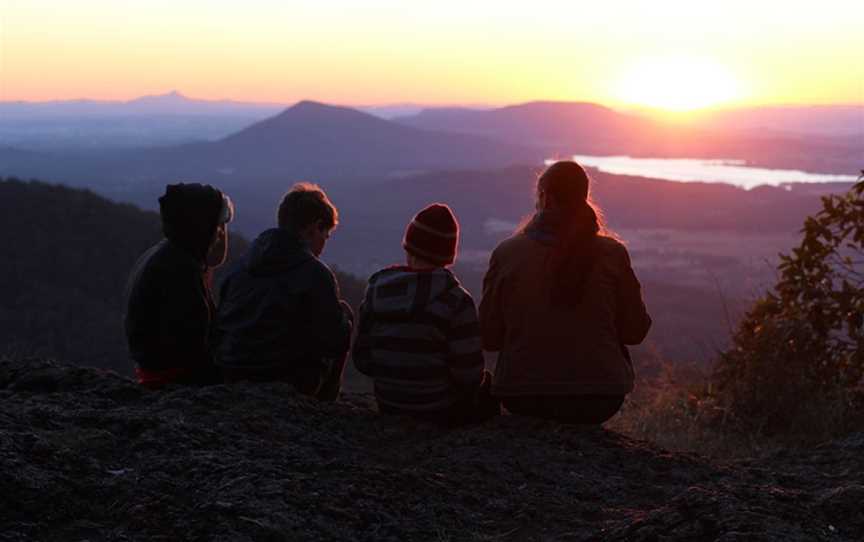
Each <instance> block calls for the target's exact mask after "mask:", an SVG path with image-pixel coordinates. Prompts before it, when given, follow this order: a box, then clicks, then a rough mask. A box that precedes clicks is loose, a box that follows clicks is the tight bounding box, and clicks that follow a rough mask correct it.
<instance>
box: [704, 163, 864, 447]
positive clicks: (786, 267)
mask: <svg viewBox="0 0 864 542" xmlns="http://www.w3.org/2000/svg"><path fill="white" fill-rule="evenodd" d="M802 234H803V238H802V240H801V244H800V245H799V246H798V247H797V248H795V249H793V250H792V252H791V254H788V255H782V254H781V255H780V258H781V263H780V266H779V268H778V270H779V272H780V277H779V280H778V282H777V284H776V285H775V286H774V288H773V289H772V290H771V291H770V292H769V293H768V294H766V295H765V296H763V297H762V298H760V299H759V300H758V301H757V302H756V303H755V305H754V306H753V308H752V309H751V310H750V311H749V312H748V314H747V315H746V316H745V317H744V319H743V321H742V322H741V323H740V325H739V327H738V329H737V331H736V333H735V335H734V337H733V343H732V347H731V349H729V350H728V351H726V352H724V353H722V354H721V356H720V359H719V361H718V363H717V366H716V369H715V371H714V374H713V375H712V381H711V385H710V386H709V388H708V391H709V395H710V396H711V397H712V399H713V400H716V403H717V405H718V406H719V407H720V409H721V410H722V411H723V413H724V414H723V421H724V422H726V423H732V424H735V425H737V426H739V427H742V428H746V429H747V430H748V431H756V432H759V433H763V434H766V435H773V434H778V433H785V434H789V433H796V434H809V435H813V436H827V435H828V434H831V433H836V432H839V431H843V430H844V429H847V428H848V426H849V424H850V423H853V422H855V413H856V412H859V411H860V397H861V391H862V390H861V384H862V375H864V348H862V346H864V330H862V314H864V171H862V176H861V177H860V178H859V180H858V182H857V183H856V184H855V185H854V186H853V187H852V188H851V189H850V190H849V191H848V192H847V193H846V194H843V195H829V196H825V197H823V198H822V209H821V210H820V211H819V212H818V213H817V214H816V215H814V216H812V217H808V218H807V219H806V221H805V223H804V228H803V230H802Z"/></svg>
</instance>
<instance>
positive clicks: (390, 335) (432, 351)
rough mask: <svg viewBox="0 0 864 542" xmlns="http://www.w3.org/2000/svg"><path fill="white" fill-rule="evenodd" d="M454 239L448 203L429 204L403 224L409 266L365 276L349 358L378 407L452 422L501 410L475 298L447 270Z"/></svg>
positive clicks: (452, 257)
mask: <svg viewBox="0 0 864 542" xmlns="http://www.w3.org/2000/svg"><path fill="white" fill-rule="evenodd" d="M458 240H459V224H458V223H457V221H456V217H455V216H454V215H453V212H452V211H451V210H450V208H449V207H448V206H447V205H443V204H439V203H435V204H432V205H429V206H428V207H426V208H425V209H423V210H422V211H420V212H419V213H417V215H416V216H415V217H414V218H413V219H412V220H411V222H410V223H409V224H408V227H407V229H406V231H405V237H404V239H403V241H402V246H403V248H404V249H405V252H406V258H407V265H400V266H393V267H388V268H386V269H383V270H381V271H379V272H377V273H375V274H374V275H372V277H371V278H370V279H369V285H368V287H367V289H366V296H365V299H364V301H363V304H362V305H361V307H360V311H359V317H358V324H357V326H358V335H357V339H356V341H355V343H354V350H353V359H354V365H355V366H356V367H357V370H359V371H360V372H361V373H363V374H365V375H367V376H370V377H372V379H373V380H374V383H375V398H376V401H377V403H378V410H379V411H380V412H381V413H384V414H401V415H409V416H412V417H414V418H417V419H420V420H425V421H430V422H434V423H441V424H445V425H450V426H453V425H461V424H464V423H471V422H480V421H483V420H485V419H488V418H491V417H492V416H495V415H497V414H499V413H500V406H499V404H498V402H497V401H495V400H494V399H493V398H492V397H491V395H490V393H489V388H490V384H491V380H490V377H491V375H490V373H488V372H487V371H485V370H484V365H485V364H484V360H483V353H482V351H481V344H480V326H479V322H478V318H477V309H476V307H475V305H474V300H473V299H472V298H471V294H469V293H468V292H467V291H466V290H465V289H464V288H463V287H462V286H461V285H460V284H459V281H458V280H457V279H456V277H455V276H454V275H453V273H452V272H450V270H449V269H447V266H449V265H451V264H452V263H453V261H454V260H455V258H456V251H457V245H458Z"/></svg>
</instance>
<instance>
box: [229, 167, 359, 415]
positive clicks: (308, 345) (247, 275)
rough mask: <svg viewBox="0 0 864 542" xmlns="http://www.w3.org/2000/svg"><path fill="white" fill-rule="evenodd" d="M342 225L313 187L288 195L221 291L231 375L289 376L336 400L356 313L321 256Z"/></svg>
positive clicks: (301, 186) (248, 377) (258, 378)
mask: <svg viewBox="0 0 864 542" xmlns="http://www.w3.org/2000/svg"><path fill="white" fill-rule="evenodd" d="M336 224H337V214H336V209H335V207H333V206H332V204H331V203H330V202H329V200H328V199H327V198H326V195H325V194H324V192H323V191H322V190H321V189H320V188H318V187H317V186H315V185H306V184H299V185H296V186H295V187H294V188H293V189H292V190H291V191H290V192H289V193H288V194H286V196H285V198H284V199H283V201H282V203H281V204H280V211H279V227H277V228H273V229H269V230H266V231H264V232H263V233H262V234H261V235H259V236H258V237H257V238H256V239H255V240H254V241H253V243H252V246H251V247H250V250H249V253H248V254H247V256H246V257H245V258H244V259H243V260H242V261H241V262H239V263H238V264H237V266H236V267H235V268H234V269H232V270H231V272H229V274H228V276H227V277H226V278H225V280H224V282H223V284H222V287H221V289H220V305H219V309H218V318H217V324H216V329H215V332H214V345H215V350H216V359H217V363H218V364H219V366H220V367H221V368H222V370H223V372H224V374H225V377H226V379H227V380H229V381H236V380H252V381H285V382H289V383H292V384H293V385H294V386H295V387H296V388H297V389H298V391H300V392H301V393H304V394H307V395H313V396H316V397H318V398H319V399H322V400H335V399H336V397H337V396H338V393H339V388H340V387H341V379H342V369H343V367H344V364H345V357H346V354H347V352H348V349H349V347H350V340H351V327H352V326H351V318H352V315H351V311H350V309H349V308H348V306H347V304H345V302H344V301H342V300H340V297H339V289H338V286H337V283H336V278H335V277H334V275H333V273H332V272H331V271H330V269H329V268H328V267H327V266H326V265H325V264H324V263H323V262H322V261H321V260H319V259H318V255H319V254H320V253H321V251H322V250H323V248H324V245H325V243H326V239H327V237H329V235H330V231H331V230H332V229H333V228H335V226H336Z"/></svg>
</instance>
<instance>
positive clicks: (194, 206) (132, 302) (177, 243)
mask: <svg viewBox="0 0 864 542" xmlns="http://www.w3.org/2000/svg"><path fill="white" fill-rule="evenodd" d="M159 206H160V214H161V217H162V231H163V232H164V234H165V237H166V239H165V240H163V241H162V242H160V243H158V244H157V245H155V246H153V247H152V248H150V249H149V250H148V251H147V252H145V253H144V254H143V255H142V256H141V257H140V258H139V259H138V262H137V263H136V264H135V267H134V268H133V269H132V272H131V273H130V275H129V281H128V283H127V286H126V311H125V315H124V328H125V331H126V339H127V343H128V346H129V353H130V356H131V357H132V360H133V361H134V362H135V365H136V372H137V374H138V379H139V382H140V383H141V384H144V385H147V386H150V387H158V386H161V385H164V384H167V383H169V382H182V383H189V384H209V383H216V382H219V381H220V380H221V377H220V375H219V371H218V369H217V367H216V366H215V365H214V364H213V360H212V357H211V355H210V341H209V336H210V325H211V323H212V321H213V317H214V315H215V308H214V306H213V301H212V300H211V297H210V289H209V285H208V277H207V267H206V264H205V263H204V262H205V258H206V254H207V250H208V248H209V245H210V241H211V240H212V238H213V234H214V233H215V231H216V227H217V222H218V220H219V214H220V212H221V210H222V193H221V192H220V191H219V190H217V189H215V188H213V187H211V186H209V185H200V184H195V183H192V184H177V185H169V186H168V187H167V189H166V192H165V195H164V196H162V197H161V198H160V199H159Z"/></svg>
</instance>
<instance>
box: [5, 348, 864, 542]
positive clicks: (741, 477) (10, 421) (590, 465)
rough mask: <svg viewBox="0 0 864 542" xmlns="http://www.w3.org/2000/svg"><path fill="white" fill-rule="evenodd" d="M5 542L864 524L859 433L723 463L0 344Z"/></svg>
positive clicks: (529, 427)
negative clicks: (39, 356) (64, 361)
mask: <svg viewBox="0 0 864 542" xmlns="http://www.w3.org/2000/svg"><path fill="white" fill-rule="evenodd" d="M0 404H2V409H0V540H92V541H95V540H139V539H147V540H393V541H403V540H433V541H445V540H487V541H493V540H494V541H505V540H506V541H529V540H630V541H660V540H723V541H732V540H782V541H784V542H788V541H794V540H861V539H862V538H864V507H862V505H861V503H862V502H864V434H857V435H852V436H850V437H847V438H846V439H844V440H840V441H834V442H830V443H826V444H824V445H822V446H819V447H815V448H813V449H811V450H809V451H807V452H805V453H801V452H796V453H794V454H793V453H791V452H787V453H779V454H775V455H772V456H770V457H768V458H762V459H758V460H756V459H753V460H736V461H728V462H717V461H716V460H714V461H711V460H708V459H706V458H703V457H700V456H696V455H692V454H677V453H670V452H666V451H664V450H662V449H659V448H657V447H655V446H652V445H651V444H649V443H646V442H640V441H635V440H632V439H629V438H627V437H624V436H622V435H619V434H617V433H614V432H611V431H607V430H604V429H596V430H585V429H579V428H573V427H565V426H561V425H558V424H555V423H547V422H541V421H536V420H531V419H528V418H522V417H518V416H509V415H506V416H502V417H500V418H497V419H495V420H494V421H492V422H489V423H487V424H485V425H482V426H476V427H469V428H463V429H458V430H451V431H447V430H444V429H440V428H437V427H434V426H430V425H424V424H418V423H414V422H412V421H410V420H406V419H400V418H393V417H382V416H379V415H378V414H377V413H376V412H375V411H374V407H373V406H372V405H373V401H372V400H371V398H370V397H369V396H368V395H365V394H358V393H349V394H346V395H345V397H343V399H341V400H340V401H339V402H338V403H336V404H319V403H316V402H314V401H312V400H309V399H306V398H303V397H299V396H297V395H296V394H295V393H294V391H293V390H292V389H291V388H290V387H289V386H287V385H284V384H257V385H253V384H238V385H234V386H214V387H210V388H203V389H190V388H180V387H173V388H170V389H166V390H163V391H158V392H149V391H144V390H142V389H140V388H139V387H138V386H136V385H135V384H133V383H132V382H131V381H129V380H127V379H125V378H123V377H120V376H117V375H116V374H114V373H110V372H101V371H99V370H96V369H85V368H74V367H67V366H62V365H55V364H52V363H49V362H44V361H38V360H23V361H21V360H19V361H0Z"/></svg>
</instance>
